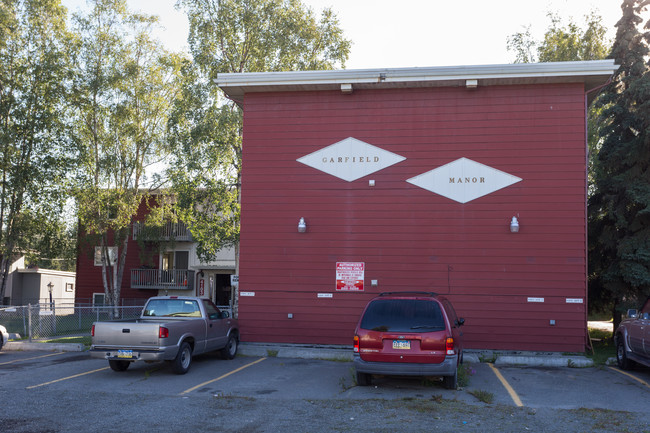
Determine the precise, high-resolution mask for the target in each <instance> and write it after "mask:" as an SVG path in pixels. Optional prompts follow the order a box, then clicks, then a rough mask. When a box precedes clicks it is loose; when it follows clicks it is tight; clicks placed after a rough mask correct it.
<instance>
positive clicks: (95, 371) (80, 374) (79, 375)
mask: <svg viewBox="0 0 650 433" xmlns="http://www.w3.org/2000/svg"><path fill="white" fill-rule="evenodd" d="M109 368H110V367H104V368H98V369H97V370H92V371H87V372H85V373H79V374H75V375H74V376H68V377H63V378H61V379H57V380H52V381H50V382H45V383H40V384H38V385H32V386H28V387H27V388H25V389H34V388H38V387H39V386H45V385H51V384H53V383H57V382H61V381H64V380H68V379H74V378H75V377H81V376H85V375H87V374H92V373H97V372H98V371H102V370H108V369H109Z"/></svg>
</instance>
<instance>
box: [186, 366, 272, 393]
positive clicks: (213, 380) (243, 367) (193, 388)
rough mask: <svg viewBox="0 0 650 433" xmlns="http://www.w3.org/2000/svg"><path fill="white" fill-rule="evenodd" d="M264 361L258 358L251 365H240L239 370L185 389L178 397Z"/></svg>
mask: <svg viewBox="0 0 650 433" xmlns="http://www.w3.org/2000/svg"><path fill="white" fill-rule="evenodd" d="M265 359H266V358H260V359H258V360H257V361H253V362H251V363H249V364H246V365H242V366H241V367H239V368H238V369H236V370H233V371H231V372H230V373H226V374H224V375H223V376H219V377H217V378H216V379H212V380H208V381H207V382H203V383H201V384H199V385H196V386H194V387H192V388H190V389H186V390H185V391H183V392H181V393H180V394H178V395H185V394H189V393H190V392H192V391H195V390H197V389H199V388H201V387H203V386H205V385H209V384H211V383H212V382H216V381H218V380H221V379H223V378H225V377H228V376H230V375H231V374H235V373H237V372H238V371H242V370H243V369H245V368H247V367H250V366H251V365H254V364H257V363H258V362H262V361H264V360H265Z"/></svg>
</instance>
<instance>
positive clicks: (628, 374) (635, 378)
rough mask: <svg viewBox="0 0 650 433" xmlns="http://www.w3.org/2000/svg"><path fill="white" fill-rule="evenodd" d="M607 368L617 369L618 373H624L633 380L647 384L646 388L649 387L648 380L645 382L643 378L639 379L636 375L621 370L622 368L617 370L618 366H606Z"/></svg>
mask: <svg viewBox="0 0 650 433" xmlns="http://www.w3.org/2000/svg"><path fill="white" fill-rule="evenodd" d="M608 368H609V369H610V370H614V371H618V372H619V373H621V374H624V375H626V376H627V377H631V378H632V379H634V380H636V381H637V382H639V383H640V384H641V385H643V386H647V387H648V388H650V384H648V382H646V381H645V380H643V379H639V378H638V377H636V376H635V375H633V374H630V373H626V372H625V371H623V370H619V369H618V368H614V367H608Z"/></svg>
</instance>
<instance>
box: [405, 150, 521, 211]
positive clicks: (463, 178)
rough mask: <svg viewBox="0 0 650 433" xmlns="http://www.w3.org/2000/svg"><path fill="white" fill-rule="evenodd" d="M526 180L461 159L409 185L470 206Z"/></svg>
mask: <svg viewBox="0 0 650 433" xmlns="http://www.w3.org/2000/svg"><path fill="white" fill-rule="evenodd" d="M521 180H522V179H521V178H520V177H517V176H513V175H511V174H508V173H506V172H503V171H501V170H497V169H496V168H492V167H489V166H487V165H484V164H481V163H479V162H476V161H472V160H471V159H467V158H460V159H457V160H456V161H453V162H450V163H449V164H446V165H443V166H442V167H438V168H436V169H434V170H431V171H427V172H426V173H422V174H421V175H419V176H415V177H412V178H410V179H407V182H409V183H411V184H413V185H415V186H419V187H420V188H424V189H426V190H428V191H431V192H434V193H436V194H440V195H442V196H444V197H447V198H449V199H452V200H455V201H457V202H459V203H467V202H469V201H472V200H474V199H477V198H479V197H483V196H484V195H487V194H490V193H493V192H494V191H498V190H500V189H502V188H505V187H507V186H510V185H512V184H514V183H517V182H519V181H521Z"/></svg>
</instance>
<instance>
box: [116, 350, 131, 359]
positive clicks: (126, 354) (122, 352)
mask: <svg viewBox="0 0 650 433" xmlns="http://www.w3.org/2000/svg"><path fill="white" fill-rule="evenodd" d="M117 357H118V358H133V351H132V350H118V351H117Z"/></svg>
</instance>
